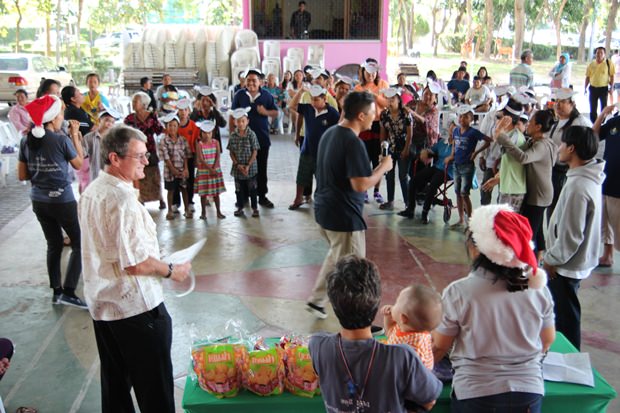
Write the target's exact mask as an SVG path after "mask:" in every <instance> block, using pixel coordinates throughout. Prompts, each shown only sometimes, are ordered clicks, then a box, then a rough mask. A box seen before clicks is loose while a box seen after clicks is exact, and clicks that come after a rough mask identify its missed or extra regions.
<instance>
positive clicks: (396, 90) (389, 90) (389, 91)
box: [380, 87, 401, 99]
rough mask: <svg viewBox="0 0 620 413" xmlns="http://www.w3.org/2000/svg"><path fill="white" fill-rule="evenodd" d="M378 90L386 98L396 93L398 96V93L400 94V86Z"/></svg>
mask: <svg viewBox="0 0 620 413" xmlns="http://www.w3.org/2000/svg"><path fill="white" fill-rule="evenodd" d="M380 92H381V93H383V95H384V96H385V97H386V98H388V99H390V98H393V97H394V96H396V95H398V96H400V94H401V90H400V88H395V87H389V88H387V89H381V90H380Z"/></svg>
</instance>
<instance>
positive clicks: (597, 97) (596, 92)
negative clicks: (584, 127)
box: [589, 85, 609, 123]
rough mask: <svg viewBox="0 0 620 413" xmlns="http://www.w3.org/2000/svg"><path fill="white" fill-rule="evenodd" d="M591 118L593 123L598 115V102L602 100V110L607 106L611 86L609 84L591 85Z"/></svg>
mask: <svg viewBox="0 0 620 413" xmlns="http://www.w3.org/2000/svg"><path fill="white" fill-rule="evenodd" d="M589 88H590V120H591V121H592V123H594V121H595V120H596V117H597V116H598V102H601V110H603V109H604V108H605V106H607V95H608V93H609V88H608V87H607V86H602V87H594V86H592V85H590V87H589Z"/></svg>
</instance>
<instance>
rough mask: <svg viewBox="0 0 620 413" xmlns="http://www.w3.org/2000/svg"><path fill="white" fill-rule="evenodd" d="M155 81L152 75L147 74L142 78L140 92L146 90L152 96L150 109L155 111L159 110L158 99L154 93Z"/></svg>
mask: <svg viewBox="0 0 620 413" xmlns="http://www.w3.org/2000/svg"><path fill="white" fill-rule="evenodd" d="M152 88H153V81H152V80H151V78H150V77H148V76H145V77H143V78H141V79H140V92H144V93H146V94H147V95H149V97H150V98H151V101H150V102H149V109H150V110H151V111H153V112H157V100H156V99H155V94H154V93H153V89H152Z"/></svg>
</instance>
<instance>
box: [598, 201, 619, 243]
mask: <svg viewBox="0 0 620 413" xmlns="http://www.w3.org/2000/svg"><path fill="white" fill-rule="evenodd" d="M601 227H602V236H603V243H605V244H610V245H613V246H614V248H615V249H616V250H618V251H620V198H615V197H613V196H607V195H603V219H602V221H601ZM616 235H618V236H616Z"/></svg>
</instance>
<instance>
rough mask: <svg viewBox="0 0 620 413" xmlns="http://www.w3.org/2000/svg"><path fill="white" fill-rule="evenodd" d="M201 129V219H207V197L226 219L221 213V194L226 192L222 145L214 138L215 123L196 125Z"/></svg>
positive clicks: (198, 144) (198, 177)
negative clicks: (210, 198)
mask: <svg viewBox="0 0 620 413" xmlns="http://www.w3.org/2000/svg"><path fill="white" fill-rule="evenodd" d="M196 126H198V127H199V128H200V139H199V140H197V141H196V163H197V166H198V174H197V175H196V183H195V185H196V188H195V189H196V192H197V193H198V196H200V205H201V207H202V213H201V215H200V219H207V216H206V207H207V197H209V196H212V197H213V201H214V202H215V208H216V211H217V217H218V218H220V219H222V218H226V216H224V214H222V212H221V211H220V194H221V193H222V192H225V191H226V187H225V186H224V176H223V175H222V170H221V169H220V152H221V150H220V143H219V142H218V141H217V140H215V139H214V138H213V130H214V129H215V126H216V125H215V122H212V121H210V120H205V121H202V122H199V123H197V124H196Z"/></svg>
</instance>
